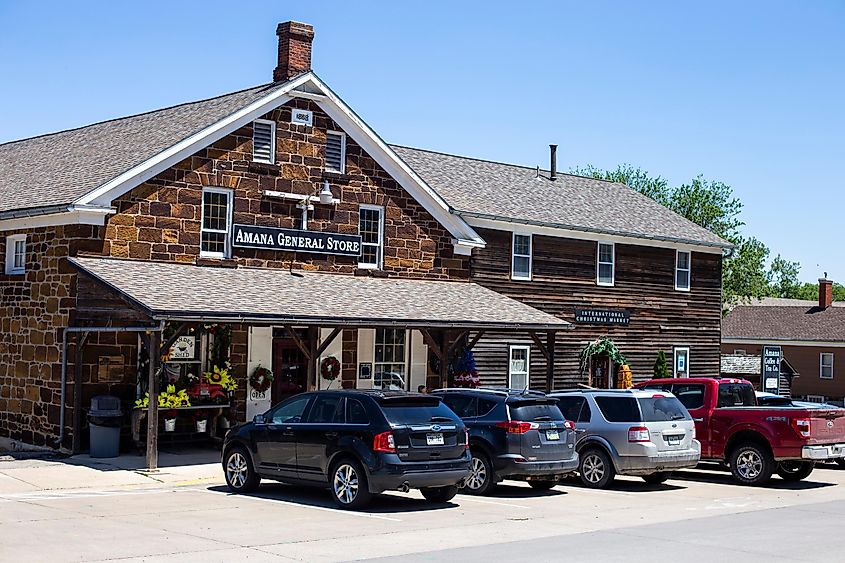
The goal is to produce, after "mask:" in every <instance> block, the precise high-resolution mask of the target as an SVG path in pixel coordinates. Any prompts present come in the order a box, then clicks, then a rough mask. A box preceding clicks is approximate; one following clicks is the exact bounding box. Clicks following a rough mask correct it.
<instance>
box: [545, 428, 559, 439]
mask: <svg viewBox="0 0 845 563" xmlns="http://www.w3.org/2000/svg"><path fill="white" fill-rule="evenodd" d="M546 440H560V434H559V433H558V431H557V430H546Z"/></svg>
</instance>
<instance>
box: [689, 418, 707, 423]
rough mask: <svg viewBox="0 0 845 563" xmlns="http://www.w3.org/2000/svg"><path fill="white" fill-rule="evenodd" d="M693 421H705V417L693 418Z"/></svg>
mask: <svg viewBox="0 0 845 563" xmlns="http://www.w3.org/2000/svg"><path fill="white" fill-rule="evenodd" d="M692 421H693V422H704V418H693V419H692Z"/></svg>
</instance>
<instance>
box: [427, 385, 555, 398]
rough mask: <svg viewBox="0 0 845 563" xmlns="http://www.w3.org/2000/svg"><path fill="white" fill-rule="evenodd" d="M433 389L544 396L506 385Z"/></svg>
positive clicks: (534, 391)
mask: <svg viewBox="0 0 845 563" xmlns="http://www.w3.org/2000/svg"><path fill="white" fill-rule="evenodd" d="M435 391H460V392H462V393H466V392H467V391H472V392H476V393H492V394H496V395H501V396H503V397H510V396H513V395H520V396H535V397H545V396H546V394H545V393H544V392H543V391H536V390H532V389H511V388H508V387H475V388H473V387H444V388H442V389H434V390H432V392H435Z"/></svg>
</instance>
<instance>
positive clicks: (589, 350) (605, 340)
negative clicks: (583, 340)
mask: <svg viewBox="0 0 845 563" xmlns="http://www.w3.org/2000/svg"><path fill="white" fill-rule="evenodd" d="M596 354H607V355H608V356H610V359H611V361H612V362H613V363H614V364H618V365H623V364H627V363H628V361H627V360H626V359H625V356H624V355H622V352H620V351H619V348H617V347H616V343H614V342H613V340H611V339H610V337H608V336H604V337H602V338H599V339H597V340H594V341H593V342H590V343H589V344H587V345H586V346H584V347H583V348H582V349H581V373H584V372H585V371H586V370H587V362H589V361H590V358H591V357H592V356H595V355H596Z"/></svg>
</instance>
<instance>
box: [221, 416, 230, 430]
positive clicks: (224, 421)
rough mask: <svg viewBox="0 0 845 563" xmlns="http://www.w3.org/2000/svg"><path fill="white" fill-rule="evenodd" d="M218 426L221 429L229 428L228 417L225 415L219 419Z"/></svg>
mask: <svg viewBox="0 0 845 563" xmlns="http://www.w3.org/2000/svg"><path fill="white" fill-rule="evenodd" d="M220 428H222V429H223V430H228V429H229V428H231V425H230V424H229V419H228V418H226V417H225V416H224V417H222V418H221V419H220Z"/></svg>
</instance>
